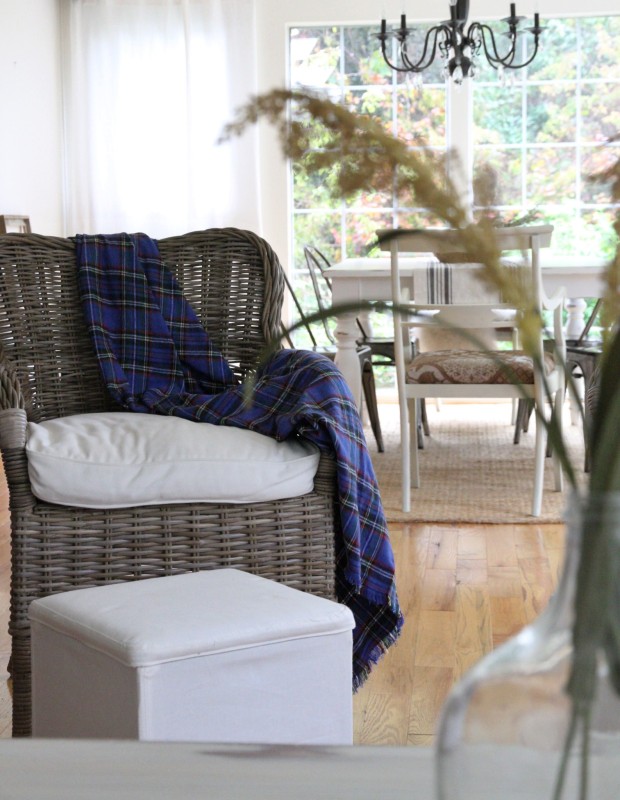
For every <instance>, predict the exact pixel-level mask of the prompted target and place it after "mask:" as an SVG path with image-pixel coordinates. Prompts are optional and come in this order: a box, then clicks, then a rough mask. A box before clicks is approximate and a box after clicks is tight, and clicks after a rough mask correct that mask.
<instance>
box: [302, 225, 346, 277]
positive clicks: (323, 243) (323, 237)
mask: <svg viewBox="0 0 620 800" xmlns="http://www.w3.org/2000/svg"><path fill="white" fill-rule="evenodd" d="M293 223H294V234H295V248H294V251H293V259H294V263H295V266H296V268H297V269H301V268H302V267H303V265H304V263H305V260H304V247H305V246H306V245H313V246H314V247H318V248H319V250H321V251H322V252H323V253H325V255H326V256H327V257H328V258H329V259H330V260H331V259H332V258H336V259H337V260H340V243H341V239H342V237H341V230H340V214H318V213H317V214H295V216H294V217H293Z"/></svg>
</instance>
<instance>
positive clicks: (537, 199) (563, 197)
mask: <svg viewBox="0 0 620 800" xmlns="http://www.w3.org/2000/svg"><path fill="white" fill-rule="evenodd" d="M575 159H576V148H574V147H562V148H559V147H537V148H535V149H534V148H531V149H529V150H528V154H527V161H526V169H527V199H528V201H529V202H530V203H533V204H534V205H535V206H540V205H545V204H549V203H554V204H557V205H564V204H566V203H574V201H575V198H576V184H575V178H576V168H575V163H576V162H575Z"/></svg>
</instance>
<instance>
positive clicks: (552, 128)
mask: <svg viewBox="0 0 620 800" xmlns="http://www.w3.org/2000/svg"><path fill="white" fill-rule="evenodd" d="M576 119H577V112H576V100H575V86H574V85H569V86H568V87H566V86H564V85H562V86H553V85H549V84H547V85H543V86H532V87H530V88H528V90H527V140H528V142H574V141H575V138H576V135H577V126H576Z"/></svg>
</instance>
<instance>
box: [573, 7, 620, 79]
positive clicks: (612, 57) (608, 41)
mask: <svg viewBox="0 0 620 800" xmlns="http://www.w3.org/2000/svg"><path fill="white" fill-rule="evenodd" d="M580 28H581V46H582V49H583V52H584V53H589V54H592V53H595V54H596V58H587V57H586V58H584V59H583V60H582V66H581V74H582V76H583V77H584V78H606V79H613V80H616V81H617V80H618V78H619V73H618V70H619V68H620V52H619V50H618V41H619V40H620V17H593V18H591V19H582V20H580Z"/></svg>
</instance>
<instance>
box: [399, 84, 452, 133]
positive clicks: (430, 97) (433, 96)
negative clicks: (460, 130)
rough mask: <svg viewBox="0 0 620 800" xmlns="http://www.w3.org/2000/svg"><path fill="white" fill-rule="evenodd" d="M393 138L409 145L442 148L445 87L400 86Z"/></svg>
mask: <svg viewBox="0 0 620 800" xmlns="http://www.w3.org/2000/svg"><path fill="white" fill-rule="evenodd" d="M396 135H397V136H398V137H399V138H400V139H404V140H405V141H409V142H411V143H413V144H422V143H425V144H427V145H429V146H431V147H445V146H446V143H447V142H446V140H447V130H446V90H445V88H443V87H442V88H436V89H432V88H430V87H428V88H427V87H425V88H424V89H422V90H420V89H415V88H408V87H405V86H401V87H400V88H399V90H398V92H397V94H396Z"/></svg>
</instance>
